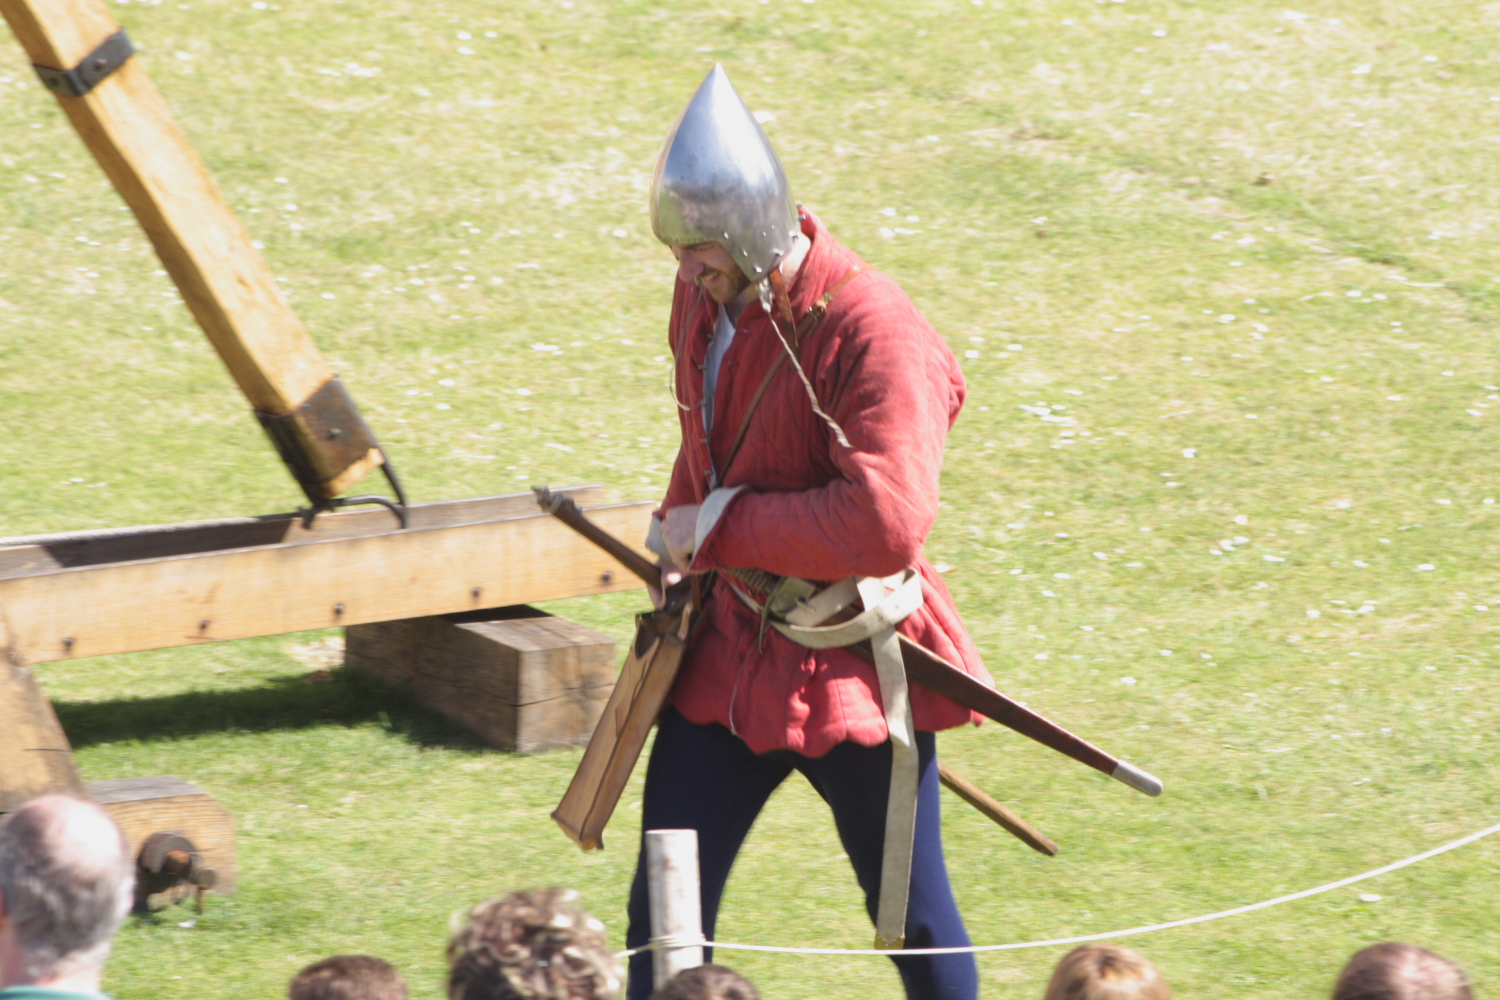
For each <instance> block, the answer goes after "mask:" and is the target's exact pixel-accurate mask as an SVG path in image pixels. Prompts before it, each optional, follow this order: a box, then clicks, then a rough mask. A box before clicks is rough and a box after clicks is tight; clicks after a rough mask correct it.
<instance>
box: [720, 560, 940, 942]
mask: <svg viewBox="0 0 1500 1000" xmlns="http://www.w3.org/2000/svg"><path fill="white" fill-rule="evenodd" d="M730 582H731V587H730V589H731V590H733V591H734V592H735V593H736V594H738V595H739V598H740V600H742V601H744V602H745V603H746V604H747V605H749V607H750V608H751V609H752V610H753V611H755V613H756V614H758V615H761V616H762V617H763V620H769V621H770V624H771V627H772V628H774V629H776V631H778V632H780V633H781V634H782V635H784V636H786V637H787V638H788V639H790V640H791V641H792V642H795V643H797V644H798V645H799V646H806V647H808V648H809V649H833V648H837V647H842V646H852V645H854V644H855V643H857V642H864V641H866V640H868V641H869V643H870V648H871V650H872V651H873V652H874V654H875V673H876V676H877V677H878V678H879V679H880V702H881V705H882V706H883V707H884V709H885V725H886V729H887V731H888V732H889V733H890V738H891V787H890V796H889V798H888V800H887V802H886V812H885V851H884V856H883V858H882V859H881V865H880V902H879V906H878V909H877V910H876V916H875V947H877V948H888V949H895V948H900V947H902V945H903V944H904V943H905V941H906V906H907V897H908V895H909V894H910V890H911V855H912V839H913V836H914V832H915V829H916V821H917V779H918V773H917V772H918V766H917V736H916V729H915V727H914V725H913V722H912V714H911V698H910V696H909V693H908V691H907V686H906V667H905V664H904V663H903V662H902V659H901V641H900V639H899V638H898V637H897V636H896V626H897V625H899V624H900V623H901V622H902V621H904V620H905V619H906V617H907V616H908V615H910V614H912V612H914V611H916V610H917V609H918V608H920V607H921V606H922V577H921V574H919V573H918V572H917V571H916V570H915V569H907V570H903V571H902V572H900V573H897V574H896V575H895V576H890V577H886V578H885V579H880V578H878V577H873V576H862V577H853V576H851V577H846V578H845V579H843V580H840V581H838V582H837V583H835V584H832V585H830V586H828V587H825V588H823V589H822V590H821V591H818V592H817V593H815V594H812V595H811V596H808V597H802V598H800V599H798V600H796V602H795V604H794V605H793V606H792V607H791V609H790V610H789V611H788V612H787V613H786V614H785V617H784V620H777V619H776V618H769V619H765V616H766V615H767V610H766V608H765V607H763V606H762V605H761V604H760V603H759V602H757V601H756V600H754V599H753V598H751V597H750V596H748V595H747V594H745V592H744V591H742V590H741V589H740V588H739V587H736V586H733V585H732V584H733V578H732V576H731V580H730ZM787 584H792V587H793V588H795V587H796V586H797V585H801V587H802V588H805V589H806V590H808V591H810V590H811V587H810V586H809V585H807V584H806V582H805V581H801V580H797V579H796V578H794V577H786V578H785V579H784V581H783V582H782V584H781V586H778V588H777V590H778V591H781V590H782V589H783V588H784V587H786V586H787ZM856 597H857V598H859V600H860V602H861V603H862V604H863V605H864V610H863V611H861V612H860V613H859V614H857V615H855V616H854V617H853V618H850V619H848V620H847V621H842V622H839V623H838V624H835V625H824V624H823V622H826V621H827V620H828V619H829V618H831V617H833V616H835V615H838V614H839V613H840V612H842V611H843V610H844V609H846V608H848V607H850V606H851V605H852V604H853V603H854V600H855V598H856ZM776 598H777V594H772V595H771V596H769V597H768V598H767V603H768V604H772V605H775V604H777V603H778V602H777V600H776Z"/></svg>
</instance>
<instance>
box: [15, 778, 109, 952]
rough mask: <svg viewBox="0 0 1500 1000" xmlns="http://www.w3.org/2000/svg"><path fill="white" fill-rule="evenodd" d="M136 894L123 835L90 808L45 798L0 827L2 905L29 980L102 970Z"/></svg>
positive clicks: (76, 801) (86, 804)
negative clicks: (112, 942) (13, 925)
mask: <svg viewBox="0 0 1500 1000" xmlns="http://www.w3.org/2000/svg"><path fill="white" fill-rule="evenodd" d="M134 895H135V866H134V865H133V864H132V863H131V859H130V852H129V848H128V847H127V846H126V843H125V835H124V834H123V833H121V832H120V828H119V827H118V826H117V825H115V821H114V820H113V819H111V818H110V816H109V814H108V813H106V812H105V811H104V810H103V809H100V808H99V807H98V806H96V805H94V804H93V803H90V802H84V801H82V800H80V799H73V798H68V797H67V796H62V795H46V796H43V797H41V798H38V799H33V800H31V801H30V802H28V803H26V804H25V805H23V806H22V807H21V808H19V809H17V810H16V811H15V812H13V813H11V814H10V815H9V816H8V817H6V818H5V820H4V821H3V822H0V903H3V905H4V907H5V913H6V915H7V916H9V917H10V919H11V920H12V921H13V922H14V924H15V933H16V938H17V941H18V942H19V944H20V946H21V952H22V955H23V959H22V972H23V973H24V975H25V976H26V977H27V979H28V980H29V981H32V982H35V981H36V980H38V979H42V978H46V977H52V976H63V975H71V974H73V973H76V972H82V971H88V970H95V969H100V968H103V966H104V960H105V959H106V958H107V957H109V945H110V938H112V937H113V936H114V933H115V931H116V930H118V929H119V926H120V923H121V922H122V921H123V920H124V919H125V915H126V914H127V913H129V912H130V907H131V903H132V901H133V899H134Z"/></svg>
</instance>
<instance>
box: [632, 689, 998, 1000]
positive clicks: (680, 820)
mask: <svg viewBox="0 0 1500 1000" xmlns="http://www.w3.org/2000/svg"><path fill="white" fill-rule="evenodd" d="M917 748H918V753H919V760H920V770H919V775H920V784H919V786H918V792H917V823H916V838H915V841H914V843H913V853H912V865H911V897H910V901H909V903H908V905H907V915H906V946H907V947H908V948H943V947H959V946H964V945H967V944H968V943H969V935H968V932H967V931H966V930H965V929H964V923H963V918H962V917H960V916H959V913H958V906H957V904H956V903H955V902H954V900H953V890H952V888H951V886H949V884H948V868H947V865H946V864H945V863H944V861H943V839H942V825H941V820H940V816H939V805H938V788H939V785H938V769H937V745H936V740H935V739H934V737H933V734H932V733H918V734H917ZM793 770H797V771H801V772H802V774H803V775H804V776H805V777H806V778H807V780H808V782H809V783H810V784H811V785H812V786H813V788H814V789H815V790H816V791H817V793H818V794H819V795H821V796H822V797H823V801H824V802H827V803H828V806H829V808H830V809H832V811H833V819H834V823H835V824H836V825H837V827H838V832H839V839H840V841H842V842H843V845H844V850H845V851H846V852H847V853H848V855H849V861H850V863H851V864H852V865H853V866H854V875H855V878H857V879H858V880H859V887H860V889H862V890H863V891H864V894H865V910H866V912H868V913H869V915H870V919H871V921H873V920H874V919H875V910H876V905H877V903H878V902H879V899H880V867H881V857H882V851H883V850H884V845H885V809H886V800H887V798H888V797H889V793H890V780H891V745H890V743H889V741H887V742H886V743H882V744H881V745H880V746H875V747H863V746H860V745H859V744H857V743H849V742H845V743H840V744H839V745H838V746H836V747H834V748H833V749H832V750H831V751H829V753H828V754H826V755H825V756H823V757H817V758H813V757H804V756H802V755H801V754H797V753H793V752H791V751H789V750H778V751H774V752H772V753H767V754H756V753H754V752H752V751H751V749H750V748H749V747H748V746H746V745H745V743H744V741H742V740H741V739H740V738H739V737H738V736H735V735H734V734H733V733H731V732H730V731H729V730H728V729H726V728H725V727H723V726H720V725H717V724H715V725H708V726H699V725H694V724H693V723H691V722H689V721H687V720H686V719H684V718H683V717H682V716H681V715H680V714H678V713H677V711H675V710H674V709H670V708H669V709H667V711H666V712H665V713H664V714H663V715H662V719H661V724H660V726H659V728H658V729H657V733H656V742H655V743H654V744H653V745H652V747H651V760H650V763H649V765H648V766H647V769H646V791H645V798H644V800H643V802H642V803H641V829H642V830H643V831H645V830H697V831H698V865H699V877H700V885H701V887H702V893H703V932H704V934H705V935H707V936H708V938H709V939H710V940H712V939H713V936H714V924H715V921H716V918H717V917H718V914H719V900H720V898H721V897H722V896H723V894H724V884H725V883H726V882H727V881H728V880H729V869H730V868H731V867H732V866H733V865H734V858H735V855H736V854H737V853H739V849H740V845H741V844H742V843H744V840H745V836H746V835H747V834H748V833H749V832H750V826H751V824H753V823H754V822H755V817H756V816H757V815H759V813H760V810H761V807H762V806H764V805H765V802H766V800H767V799H768V798H770V796H771V793H772V792H773V791H775V790H776V786H778V785H780V784H781V782H782V781H783V780H784V779H785V778H786V777H787V776H788V775H789V774H791V772H792V771H793ZM783 891H784V890H783ZM629 914H630V930H629V932H628V933H627V934H626V937H625V943H626V945H627V947H631V948H636V947H639V946H641V945H643V944H645V943H647V942H648V941H649V940H650V939H651V904H650V896H649V893H648V890H647V885H646V849H645V844H644V842H643V843H642V845H641V851H640V857H639V860H638V861H637V863H636V870H635V882H634V883H633V884H632V885H631V889H630V906H629ZM788 943H796V942H795V941H793V942H788ZM861 946H864V947H868V945H864V944H863V942H861ZM899 955H900V952H893V953H892V959H891V961H893V962H894V963H895V965H896V969H897V971H898V972H899V973H900V974H901V981H902V983H903V985H904V986H905V987H906V995H907V997H908V998H909V1000H975V998H976V997H977V996H978V994H979V972H978V969H977V967H976V965H975V963H974V956H973V955H913V956H908V957H905V958H901V957H896V956H899ZM705 958H706V959H707V960H712V957H711V955H706V956H705ZM799 961H809V960H808V959H799ZM811 961H816V959H811ZM651 992H652V970H651V953H650V952H643V953H641V954H639V955H635V956H633V957H632V958H631V959H630V991H629V1000H648V998H649V997H650V995H651Z"/></svg>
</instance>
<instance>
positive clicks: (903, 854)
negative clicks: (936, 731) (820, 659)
mask: <svg viewBox="0 0 1500 1000" xmlns="http://www.w3.org/2000/svg"><path fill="white" fill-rule="evenodd" d="M907 573H909V574H910V576H909V578H908V580H907V581H906V583H907V585H908V586H909V585H910V584H911V583H912V582H915V583H916V588H915V589H916V593H917V606H918V607H920V606H921V603H922V600H921V598H922V588H921V577H920V576H918V575H917V574H916V573H915V572H914V571H912V570H907ZM859 593H860V596H861V597H862V598H863V599H864V604H865V607H866V608H870V607H872V606H873V607H874V608H876V609H877V610H879V609H883V608H885V607H886V606H887V604H888V603H890V602H889V601H887V600H885V581H884V580H877V579H875V578H874V577H865V578H863V579H862V580H860V581H859ZM900 593H901V589H898V590H897V591H896V594H893V595H892V596H893V597H894V596H896V595H898V594H900ZM912 610H913V611H915V610H916V608H912ZM865 613H866V614H868V613H869V612H868V611H866V612H865ZM910 613H911V612H910V611H908V612H907V614H910ZM861 617H863V615H862V616H861ZM901 617H902V618H904V617H906V615H902V616H901ZM855 620H856V621H858V620H859V619H855ZM899 621H900V619H899V618H898V619H896V622H899ZM896 622H891V624H889V625H887V626H886V627H884V628H882V629H881V630H880V631H879V632H877V633H875V634H874V635H872V636H870V648H871V649H872V650H874V653H875V673H876V675H877V676H878V677H879V678H880V702H881V704H882V705H884V706H885V727H886V730H887V731H888V732H889V733H890V737H891V789H890V797H889V798H888V799H887V800H886V809H885V852H884V855H883V857H882V858H881V862H880V903H879V906H878V907H877V909H876V911H875V947H877V948H900V947H901V946H902V945H903V944H904V943H905V942H906V904H907V897H908V895H909V893H910V890H911V854H912V840H913V838H914V835H915V830H916V822H917V770H918V768H917V734H916V730H915V729H914V728H913V726H912V718H911V699H910V698H909V697H908V694H907V690H906V667H905V665H904V664H903V662H902V659H901V640H900V639H898V638H897V637H896Z"/></svg>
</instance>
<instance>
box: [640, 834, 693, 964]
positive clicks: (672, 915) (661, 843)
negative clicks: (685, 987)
mask: <svg viewBox="0 0 1500 1000" xmlns="http://www.w3.org/2000/svg"><path fill="white" fill-rule="evenodd" d="M646 879H647V885H648V886H649V888H650V891H651V937H652V939H653V940H656V939H666V946H665V947H662V948H660V949H658V950H657V951H653V952H652V953H651V954H652V957H653V963H652V968H653V971H654V972H655V975H656V988H657V989H661V986H662V984H663V983H665V982H666V981H667V980H668V979H671V978H672V977H673V976H675V975H677V973H679V972H681V971H682V970H683V969H695V968H697V967H698V966H700V965H702V964H703V944H702V941H703V897H702V894H701V893H700V891H699V888H698V831H697V830H647V831H646ZM678 942H683V943H681V944H679V943H678ZM693 942H698V943H696V944H695V943H693Z"/></svg>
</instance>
